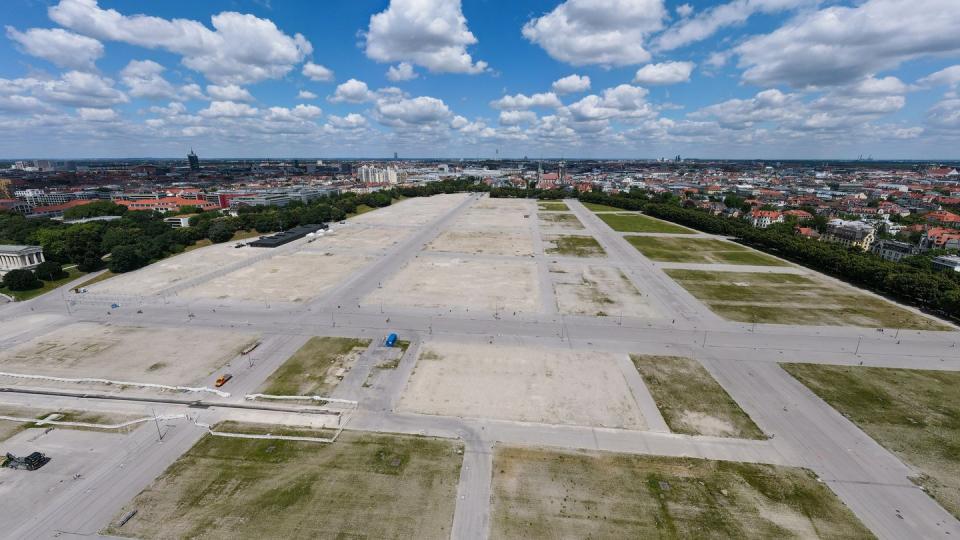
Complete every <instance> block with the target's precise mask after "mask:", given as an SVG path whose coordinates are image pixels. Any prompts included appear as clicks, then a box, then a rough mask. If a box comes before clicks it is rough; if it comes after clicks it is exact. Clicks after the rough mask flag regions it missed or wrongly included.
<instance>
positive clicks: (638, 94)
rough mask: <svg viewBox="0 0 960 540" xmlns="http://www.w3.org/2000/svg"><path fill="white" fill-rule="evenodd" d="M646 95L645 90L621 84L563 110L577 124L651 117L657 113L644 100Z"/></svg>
mask: <svg viewBox="0 0 960 540" xmlns="http://www.w3.org/2000/svg"><path fill="white" fill-rule="evenodd" d="M648 93H649V92H648V91H647V90H646V89H645V88H640V87H639V86H630V85H629V84H621V85H620V86H617V87H614V88H607V89H606V90H604V91H603V95H602V97H601V96H597V95H593V94H591V95H589V96H586V97H584V98H583V99H581V100H580V101H578V102H576V103H573V104H571V105H568V106H567V107H564V110H565V112H567V113H570V114H571V115H572V117H573V119H574V120H576V121H578V122H589V121H599V120H622V119H632V118H647V117H653V116H656V114H657V113H656V111H655V110H654V109H653V107H652V106H651V105H650V104H649V103H648V102H647V100H646V97H647V94H648Z"/></svg>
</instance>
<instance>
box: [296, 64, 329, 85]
mask: <svg viewBox="0 0 960 540" xmlns="http://www.w3.org/2000/svg"><path fill="white" fill-rule="evenodd" d="M303 76H304V77H307V78H309V79H310V80H312V81H317V82H330V81H333V71H331V70H330V69H328V68H326V67H324V66H321V65H320V64H314V63H313V62H307V63H306V64H304V65H303Z"/></svg>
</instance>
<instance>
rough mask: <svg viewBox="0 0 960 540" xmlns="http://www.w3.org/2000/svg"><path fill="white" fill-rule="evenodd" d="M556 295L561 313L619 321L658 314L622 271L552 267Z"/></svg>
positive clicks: (606, 268) (609, 267) (605, 268)
mask: <svg viewBox="0 0 960 540" xmlns="http://www.w3.org/2000/svg"><path fill="white" fill-rule="evenodd" d="M550 275H551V276H552V277H553V291H554V294H555V295H556V300H557V309H558V310H559V311H560V313H567V314H572V315H592V316H598V317H602V316H608V317H617V316H619V315H624V316H627V317H655V316H656V315H657V312H656V310H654V308H653V307H652V306H651V305H650V303H649V302H648V301H647V298H646V297H644V296H643V295H642V294H641V293H640V291H638V290H637V288H636V287H635V286H634V285H633V283H631V282H630V280H629V279H627V276H625V275H624V274H623V272H622V271H621V270H620V269H619V268H615V267H612V266H599V265H577V264H562V263H561V264H551V265H550Z"/></svg>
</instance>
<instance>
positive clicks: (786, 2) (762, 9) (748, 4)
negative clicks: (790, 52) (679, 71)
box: [656, 0, 819, 51]
mask: <svg viewBox="0 0 960 540" xmlns="http://www.w3.org/2000/svg"><path fill="white" fill-rule="evenodd" d="M818 2H819V0H733V1H732V2H729V3H726V4H721V5H718V6H713V7H711V8H709V9H706V10H704V11H703V12H701V13H699V14H698V15H697V16H696V17H692V18H687V17H689V16H690V15H691V14H692V13H693V7H691V6H690V5H689V4H683V5H681V6H678V7H677V14H678V15H680V16H681V17H683V18H684V20H681V21H680V22H679V23H677V24H675V25H674V26H672V27H670V28H669V29H667V30H665V31H664V32H663V33H662V34H660V36H658V37H657V40H656V48H657V49H658V50H662V51H669V50H673V49H677V48H680V47H683V46H685V45H689V44H691V43H695V42H697V41H702V40H704V39H707V38H708V37H710V36H712V35H713V34H715V33H716V32H717V31H718V30H720V29H721V28H724V27H727V26H733V25H737V24H742V23H744V22H746V20H747V19H749V18H750V16H751V15H753V14H755V13H776V12H780V11H785V10H790V9H795V8H798V7H801V6H811V5H815V4H817V3H818Z"/></svg>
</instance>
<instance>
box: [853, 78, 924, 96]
mask: <svg viewBox="0 0 960 540" xmlns="http://www.w3.org/2000/svg"><path fill="white" fill-rule="evenodd" d="M909 90H910V87H908V86H907V85H906V84H904V82H903V81H901V80H900V79H898V78H896V77H884V78H882V79H877V78H876V77H867V78H865V79H863V80H861V81H858V82H856V83H855V84H854V85H853V86H852V87H850V92H851V93H854V94H865V95H889V94H905V93H907V91H909Z"/></svg>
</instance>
